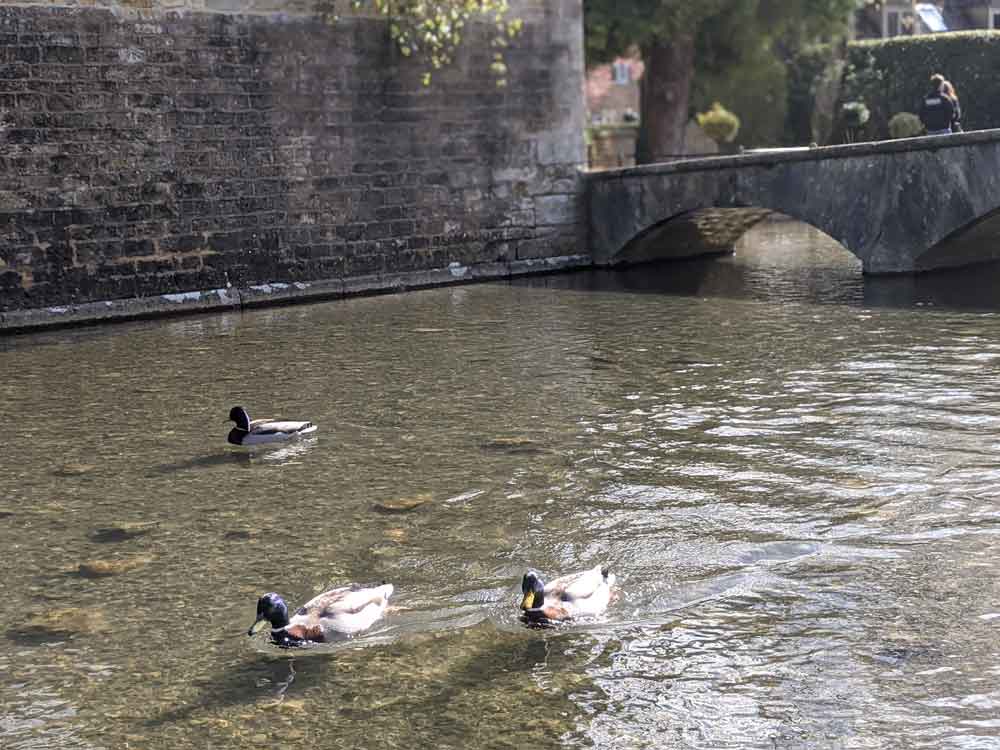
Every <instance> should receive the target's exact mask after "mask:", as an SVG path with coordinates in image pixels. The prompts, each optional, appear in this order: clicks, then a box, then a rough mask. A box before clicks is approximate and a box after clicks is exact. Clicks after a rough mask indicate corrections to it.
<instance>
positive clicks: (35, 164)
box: [0, 0, 587, 330]
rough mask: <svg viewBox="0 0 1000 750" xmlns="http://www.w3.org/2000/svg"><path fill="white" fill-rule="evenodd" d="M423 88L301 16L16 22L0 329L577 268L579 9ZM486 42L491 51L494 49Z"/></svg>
mask: <svg viewBox="0 0 1000 750" xmlns="http://www.w3.org/2000/svg"><path fill="white" fill-rule="evenodd" d="M512 5H513V15H514V16H517V17H520V18H522V19H524V22H525V29H524V32H523V33H522V35H521V36H520V37H519V38H518V39H517V40H516V42H515V43H514V44H513V45H512V46H511V47H510V48H509V50H508V51H507V54H506V58H507V64H508V66H509V68H510V74H509V76H508V78H509V83H508V85H507V86H506V87H504V88H498V87H497V85H496V82H495V79H494V76H493V74H492V73H491V71H490V69H489V64H490V62H491V61H492V57H491V55H492V50H491V49H490V47H489V45H488V43H487V39H488V35H487V33H486V32H487V31H488V30H487V29H484V28H482V27H479V28H478V29H477V30H475V31H474V32H473V33H472V34H470V36H471V37H472V38H471V39H470V40H469V41H468V43H467V44H466V45H464V46H463V50H462V52H461V59H460V60H459V61H458V63H457V64H456V65H454V66H452V67H451V68H450V69H447V70H444V71H440V72H438V73H436V74H435V76H434V78H433V81H432V83H431V85H430V86H424V85H423V84H422V83H421V74H422V73H423V68H422V67H421V66H420V64H419V63H418V62H416V61H415V60H413V59H407V58H404V57H402V56H401V55H400V54H399V53H398V51H397V50H396V49H395V48H394V46H393V44H392V43H391V41H390V40H389V38H388V29H387V25H386V24H385V22H383V21H381V20H378V19H374V18H358V17H344V18H341V19H340V20H339V21H338V22H337V23H336V24H328V23H324V22H323V21H322V20H321V19H319V18H318V17H316V16H314V15H310V14H308V13H305V12H303V11H304V10H307V8H305V7H304V3H301V2H299V3H294V2H289V1H288V0H119V1H114V0H107V1H106V2H100V0H98V4H94V3H93V2H84V1H83V0H81V2H78V3H73V2H63V3H54V2H48V1H47V0H46V1H45V2H20V3H18V4H6V5H2V6H0V330H13V329H18V328H23V327H31V326H33V325H37V324H48V323H52V322H55V323H58V322H68V321H71V320H76V319H83V320H93V319H100V318H104V317H117V316H132V315H136V314H158V313H160V312H164V311H166V312H169V311H170V310H172V309H175V308H176V309H188V308H194V309H201V308H206V307H219V306H237V305H241V304H254V303H266V302H270V301H280V300H284V299H288V298H293V297H297V296H305V297H314V296H317V295H324V296H331V297H332V296H338V295H342V294H350V293H358V292H364V291H376V290H385V289H393V288H399V287H405V286H415V285H428V284H435V283H445V282H448V281H455V280H463V279H472V278H484V277H485V278H493V277H503V276H505V275H510V274H513V273H524V272H531V271H533V270H539V269H549V268H557V267H566V266H572V265H578V264H583V263H586V262H587V259H586V258H585V257H584V256H583V255H582V253H584V252H585V250H584V247H583V242H582V241H581V238H582V232H583V229H582V228H583V224H584V222H583V221H582V218H581V217H582V211H583V203H582V198H581V190H582V185H581V178H580V174H579V172H578V168H579V167H580V166H581V165H582V163H583V161H584V159H585V146H584V141H583V133H582V125H583V121H584V110H583V107H584V104H583V97H582V93H581V92H582V82H583V46H582V23H581V13H582V9H581V2H580V0H548V1H545V0H521V1H520V2H515V3H512ZM477 37H478V38H477Z"/></svg>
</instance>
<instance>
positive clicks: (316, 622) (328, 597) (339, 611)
mask: <svg viewBox="0 0 1000 750" xmlns="http://www.w3.org/2000/svg"><path fill="white" fill-rule="evenodd" d="M392 591H393V588H392V584H391V583H383V584H381V585H377V586H362V585H361V584H358V583H352V584H350V585H348V586H341V587H340V588H336V589H332V590H330V591H325V592H323V593H322V594H319V595H318V596H314V597H313V598H312V599H310V600H309V601H308V602H306V603H305V604H303V605H302V606H301V607H299V608H298V609H297V610H296V611H295V614H294V615H292V617H291V619H289V618H288V606H287V605H286V604H285V600H284V599H282V598H281V597H280V596H279V595H278V594H275V593H269V594H264V596H262V597H261V598H260V599H258V600H257V619H256V620H255V621H254V624H253V625H251V626H250V629H249V630H248V631H247V635H253V634H254V633H256V632H257V631H259V630H261V628H263V627H265V625H266V623H271V641H272V642H273V643H276V644H278V645H279V646H283V647H290V646H299V645H301V644H303V643H306V642H310V643H325V642H327V641H331V640H336V639H337V638H342V637H343V636H351V635H355V634H357V633H360V632H361V631H363V630H367V629H368V628H370V627H371V626H372V625H373V624H374V623H375V621H376V620H378V619H379V618H380V617H381V616H382V613H384V612H385V608H386V606H387V605H388V603H389V597H390V596H392Z"/></svg>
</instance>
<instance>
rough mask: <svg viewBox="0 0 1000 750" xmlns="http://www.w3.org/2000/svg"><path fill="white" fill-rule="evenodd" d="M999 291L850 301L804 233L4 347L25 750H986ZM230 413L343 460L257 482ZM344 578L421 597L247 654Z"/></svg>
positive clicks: (997, 728) (854, 274)
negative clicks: (296, 431) (309, 427)
mask: <svg viewBox="0 0 1000 750" xmlns="http://www.w3.org/2000/svg"><path fill="white" fill-rule="evenodd" d="M976 274H977V275H974V276H973V277H972V278H978V279H980V282H979V286H978V287H977V286H976V284H972V283H968V282H967V280H963V279H965V277H964V276H962V275H961V274H958V273H955V274H950V275H948V276H947V279H950V281H935V282H933V284H932V283H931V280H930V277H927V280H926V281H925V280H924V279H923V278H919V279H917V280H912V279H911V280H881V279H869V278H862V277H861V275H860V272H859V269H858V267H857V264H856V262H855V261H854V260H853V259H852V258H851V256H849V255H847V254H845V253H844V252H843V251H842V250H840V249H837V248H831V247H830V246H829V244H828V243H826V242H824V240H823V238H822V237H819V236H817V235H816V234H815V233H812V232H811V231H809V230H807V229H804V228H802V227H801V225H792V224H788V223H778V224H769V225H765V226H762V227H759V228H758V229H757V230H756V231H755V232H754V233H753V234H752V235H751V236H750V237H749V238H748V239H747V240H746V241H745V242H744V243H743V245H741V248H740V251H739V252H737V254H736V255H735V256H733V257H731V258H718V259H713V260H709V261H692V262H688V263H681V264H674V265H670V266H665V267H663V268H658V269H641V270H639V269H637V270H635V271H632V272H628V273H625V274H609V273H595V274H572V275H567V276H558V277H557V276H554V277H547V278H545V279H532V280H528V281H525V282H519V283H518V284H516V285H503V284H490V285H482V286H469V287H457V288H451V289H440V290H431V291H426V292H419V293H413V294H407V295H401V296H392V297H377V298H371V299H356V300H350V301H344V302H337V303H332V304H327V305H312V306H304V307H290V308H276V309H270V310H261V311H253V312H248V313H245V314H242V315H239V314H230V315H219V316H205V317H198V318H189V319H181V320H172V321H158V322H143V323H135V324H128V325H119V326H112V327H108V328H102V329H89V330H78V331H73V330H71V331H62V332H52V333H47V334H43V335H33V336H20V337H14V338H8V339H4V340H3V341H2V344H0V346H2V348H0V364H2V367H3V373H4V378H3V379H2V380H0V396H2V398H0V418H2V420H3V423H4V425H5V445H4V460H3V462H2V463H0V488H2V489H3V492H2V493H0V548H2V549H4V550H5V552H6V555H5V562H6V565H5V586H4V595H3V598H2V599H0V602H2V604H0V607H2V613H3V616H4V620H5V628H4V629H3V630H2V632H0V640H2V642H3V643H5V646H4V647H3V648H0V746H3V747H4V748H7V747H11V748H18V749H23V748H38V747H71V748H76V747H79V748H98V747H133V748H139V747H141V748H158V747H163V748H174V747H187V746H191V747H213V748H229V747H231V748H243V747H247V746H249V745H251V744H267V745H274V746H279V747H281V746H299V745H304V744H305V743H310V744H312V745H315V746H318V747H373V746H387V747H391V746H401V747H431V746H433V747H455V748H458V747H461V748H470V747H476V748H478V747H484V748H492V747H526V746H531V747H539V746H540V747H557V746H558V747H562V746H570V747H575V746H599V747H612V746H613V747H616V748H619V747H651V746H657V747H676V748H775V747H777V748H828V747H842V748H870V747H879V748H882V747H906V748H914V747H915V748H922V747H926V748H942V747H954V748H967V747H968V748H973V747H998V746H1000V724H998V722H997V719H996V717H997V715H998V713H1000V711H998V709H1000V692H998V691H997V690H996V688H995V685H996V678H997V675H998V674H1000V657H998V654H1000V638H998V636H997V623H998V622H1000V584H998V583H997V581H998V575H997V573H998V570H997V562H996V539H997V533H998V530H1000V502H998V501H997V487H998V483H1000V460H998V458H997V451H998V447H1000V440H998V438H997V436H998V435H1000V378H998V377H997V375H998V363H1000V343H998V342H1000V319H998V318H997V317H996V315H995V314H994V313H992V312H990V311H992V310H994V309H995V303H994V302H993V301H992V300H990V299H988V298H987V297H985V296H984V297H982V298H977V296H976V294H977V293H976V291H975V289H976V288H985V284H986V282H985V281H982V279H985V278H987V277H988V273H987V269H979V271H977V272H976ZM943 278H944V277H943ZM903 289H908V290H909V291H906V292H905V293H904V292H903V291H900V290H903ZM886 290H892V291H891V292H890V291H886ZM233 362H243V363H245V365H244V366H242V367H240V368H238V369H236V368H233V367H232V365H231V363H233ZM233 403H245V404H246V405H247V406H248V407H249V408H251V409H257V410H259V411H262V412H270V413H286V414H309V415H310V417H311V418H312V419H313V420H314V421H315V422H317V423H318V424H319V426H320V431H319V432H318V433H317V434H316V435H315V436H314V437H312V438H310V439H308V440H304V441H302V442H299V443H290V444H284V445H277V446H261V447H260V449H256V450H246V449H240V448H231V447H229V446H227V445H226V443H225V435H226V432H227V431H228V429H229V425H227V424H225V417H226V414H227V413H228V408H229V406H230V405H231V404H233ZM598 562H604V563H607V564H609V565H611V566H612V567H613V568H614V570H615V572H616V574H617V576H618V579H619V587H620V590H619V595H618V597H617V599H616V600H615V601H614V602H613V603H612V605H611V607H610V609H609V611H608V613H607V614H606V615H605V616H603V617H601V618H595V619H594V620H593V621H588V622H584V623H580V624H576V625H570V626H567V627H561V628H556V629H548V630H530V629H527V628H525V627H523V625H522V624H521V623H520V622H519V620H518V612H517V602H518V599H519V596H518V595H519V584H520V579H521V575H522V574H523V572H524V570H525V569H526V568H527V567H529V566H530V567H536V568H538V569H539V570H540V571H541V572H542V573H543V574H545V575H548V576H554V575H557V574H559V573H564V572H569V571H572V570H579V569H582V568H584V567H589V566H592V565H595V564H597V563H598ZM348 580H361V581H382V580H385V581H390V582H392V583H393V584H394V585H395V586H396V595H395V596H394V597H393V602H392V603H393V605H395V607H396V609H395V610H394V611H393V612H391V613H390V614H389V615H388V616H387V617H386V619H385V620H384V621H383V622H382V623H380V624H379V625H378V626H376V628H374V629H373V631H372V632H370V633H368V634H366V635H364V636H362V637H359V638H357V639H354V640H353V641H350V642H346V643H338V644H331V645H329V646H323V647H320V648H316V649H305V650H302V651H301V652H296V653H287V652H282V651H280V650H278V649H275V648H272V647H270V646H268V645H267V644H266V643H265V642H264V641H263V640H262V639H257V638H247V637H246V635H245V631H246V626H247V624H248V622H249V621H250V620H251V619H252V617H253V613H254V607H255V603H256V600H257V597H258V596H260V595H261V594H262V593H264V592H265V591H272V590H274V591H279V592H281V593H282V594H283V595H285V596H286V598H287V599H288V601H289V602H290V603H292V602H294V603H301V602H304V601H306V600H308V599H309V598H310V597H311V596H312V595H314V594H315V593H317V592H319V591H322V590H324V589H326V588H329V587H330V586H331V585H333V584H336V583H340V582H344V581H348Z"/></svg>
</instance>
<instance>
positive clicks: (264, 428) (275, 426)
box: [250, 419, 313, 435]
mask: <svg viewBox="0 0 1000 750" xmlns="http://www.w3.org/2000/svg"><path fill="white" fill-rule="evenodd" d="M312 426H313V423H312V422H293V421H291V420H283V421H281V420H276V419H255V420H254V421H253V422H251V423H250V432H251V434H253V435H276V434H278V433H279V432H282V433H285V434H289V433H293V432H301V431H302V430H305V429H307V428H309V427H312Z"/></svg>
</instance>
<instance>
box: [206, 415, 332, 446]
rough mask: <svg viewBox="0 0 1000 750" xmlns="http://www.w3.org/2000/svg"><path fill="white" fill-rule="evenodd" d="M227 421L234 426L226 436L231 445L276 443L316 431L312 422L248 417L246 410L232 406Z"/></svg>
mask: <svg viewBox="0 0 1000 750" xmlns="http://www.w3.org/2000/svg"><path fill="white" fill-rule="evenodd" d="M229 421H230V422H235V423H236V426H235V427H234V428H233V429H231V430H230V431H229V435H227V436H226V440H228V441H229V442H230V443H232V444H233V445H259V444H261V443H277V442H281V441H284V440H290V439H291V438H295V437H300V436H302V435H309V434H311V433H313V432H316V429H317V428H316V425H314V424H313V423H312V422H293V421H289V420H279V419H254V420H251V419H250V415H249V414H248V413H247V410H246V409H244V408H243V407H242V406H234V407H233V408H232V409H230V410H229Z"/></svg>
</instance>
